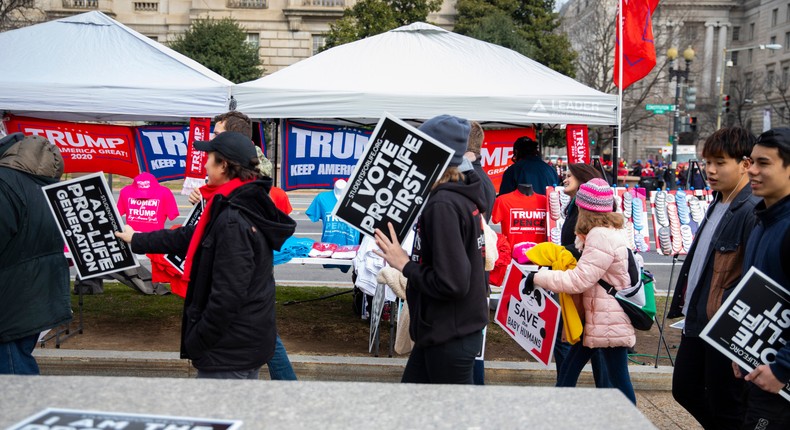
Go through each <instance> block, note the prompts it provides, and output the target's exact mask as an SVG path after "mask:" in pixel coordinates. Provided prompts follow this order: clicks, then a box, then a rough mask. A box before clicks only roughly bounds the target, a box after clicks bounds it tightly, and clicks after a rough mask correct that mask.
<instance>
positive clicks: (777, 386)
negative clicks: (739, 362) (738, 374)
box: [744, 364, 785, 394]
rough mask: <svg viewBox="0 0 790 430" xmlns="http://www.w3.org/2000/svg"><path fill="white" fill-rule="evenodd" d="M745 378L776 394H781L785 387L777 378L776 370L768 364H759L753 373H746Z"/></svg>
mask: <svg viewBox="0 0 790 430" xmlns="http://www.w3.org/2000/svg"><path fill="white" fill-rule="evenodd" d="M744 379H745V380H747V381H749V382H752V383H754V385H756V386H758V387H760V388H761V389H762V390H763V391H768V392H769V393H774V394H779V392H780V391H782V388H784V387H785V384H784V383H782V382H781V381H780V380H778V379H776V376H774V372H773V371H771V366H769V365H767V364H761V365H759V366H757V368H756V369H754V371H753V372H752V373H750V374H748V375H746V377H745V378H744Z"/></svg>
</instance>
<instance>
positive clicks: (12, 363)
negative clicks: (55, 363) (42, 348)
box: [0, 334, 41, 375]
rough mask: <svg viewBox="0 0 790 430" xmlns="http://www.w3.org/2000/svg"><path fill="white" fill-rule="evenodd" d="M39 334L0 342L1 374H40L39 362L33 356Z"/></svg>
mask: <svg viewBox="0 0 790 430" xmlns="http://www.w3.org/2000/svg"><path fill="white" fill-rule="evenodd" d="M37 342H38V334H33V335H30V336H27V337H23V338H21V339H17V340H12V341H11V342H5V343H0V375H38V374H40V373H41V372H40V371H39V370H38V363H36V359H35V358H33V349H34V348H35V347H36V343H37Z"/></svg>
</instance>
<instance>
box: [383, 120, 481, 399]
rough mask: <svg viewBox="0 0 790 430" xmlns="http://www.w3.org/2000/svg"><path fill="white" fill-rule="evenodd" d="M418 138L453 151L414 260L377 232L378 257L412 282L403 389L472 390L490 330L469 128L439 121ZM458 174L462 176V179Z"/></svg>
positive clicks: (424, 218)
mask: <svg viewBox="0 0 790 430" xmlns="http://www.w3.org/2000/svg"><path fill="white" fill-rule="evenodd" d="M420 130H422V131H423V132H425V133H426V134H428V135H429V136H431V137H433V138H435V139H436V140H438V141H440V142H442V143H444V144H445V145H447V146H449V147H450V148H452V149H453V150H454V151H455V155H454V156H453V158H452V159H451V161H450V165H449V166H448V167H447V170H446V171H445V172H444V175H443V176H442V178H441V179H439V180H438V181H437V182H436V184H435V185H434V188H433V190H432V191H431V196H430V198H429V199H428V203H426V205H425V207H424V208H423V210H422V214H421V215H420V217H419V219H418V221H417V236H416V238H415V240H414V251H413V253H412V256H411V259H409V256H408V255H406V253H405V252H404V251H403V249H402V248H401V247H400V244H399V243H398V240H397V239H396V238H394V236H395V234H394V230H393V228H392V226H391V225H390V237H387V236H386V235H385V234H384V233H382V232H381V231H379V230H377V231H376V244H377V245H378V246H379V247H380V248H381V252H377V253H378V254H379V255H380V256H381V257H383V258H384V259H386V260H387V263H389V264H390V266H392V267H394V268H396V269H398V270H400V271H401V272H403V275H404V276H405V277H406V278H407V279H408V286H407V289H406V297H407V302H408V304H409V314H410V319H411V324H410V327H409V333H410V334H411V338H412V340H414V342H415V344H414V349H413V350H412V352H411V355H410V356H409V361H408V362H407V363H406V369H405V370H404V372H403V378H402V379H401V382H407V383H409V382H410V383H432V384H472V383H473V372H472V369H473V367H474V361H475V356H477V355H478V354H479V353H480V350H481V348H482V344H483V327H485V326H486V325H487V324H488V303H487V300H486V297H487V292H488V288H487V286H486V283H485V272H484V266H483V255H482V246H483V243H484V240H483V231H482V225H481V221H482V219H481V212H483V211H484V210H485V204H484V203H483V199H482V197H481V195H482V193H481V192H480V178H479V177H478V176H477V174H476V173H475V172H474V169H472V168H471V166H470V165H468V161H467V162H466V165H467V166H468V167H467V168H468V170H465V169H461V168H459V166H460V165H461V164H462V161H465V160H463V154H464V152H465V151H466V145H467V138H468V136H469V123H468V122H467V121H466V120H464V119H461V118H457V117H453V116H449V115H441V116H438V117H435V118H431V119H430V120H428V121H426V122H425V123H424V124H423V125H422V126H420ZM461 170H464V171H463V172H462V171H461Z"/></svg>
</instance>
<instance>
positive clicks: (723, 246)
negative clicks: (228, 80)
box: [0, 114, 790, 429]
mask: <svg viewBox="0 0 790 430" xmlns="http://www.w3.org/2000/svg"><path fill="white" fill-rule="evenodd" d="M237 120H238V121H237ZM219 123H220V124H219V127H218V128H219V132H218V133H217V134H216V135H215V136H214V137H213V138H212V139H211V140H209V141H199V142H195V143H194V147H195V149H196V150H198V151H204V152H206V153H207V154H208V156H207V161H206V164H205V168H206V172H207V183H206V185H205V186H204V187H202V188H201V189H200V190H199V191H198V192H197V193H196V194H193V195H192V196H191V197H190V201H192V202H193V203H196V202H199V201H201V200H202V201H203V202H204V204H205V209H204V215H203V216H202V217H201V218H200V221H199V222H198V223H197V224H196V225H193V226H182V227H179V228H175V229H168V230H165V229H162V230H157V231H153V232H146V233H142V232H135V231H134V230H133V229H132V228H130V227H128V226H127V227H126V228H125V229H124V231H122V232H118V233H116V236H118V237H119V238H120V239H122V240H123V241H125V242H127V243H130V244H131V247H132V250H133V251H134V252H136V253H144V252H150V253H180V254H184V255H186V263H185V268H184V274H183V281H184V282H185V283H186V285H187V289H186V297H185V302H184V308H183V322H182V333H181V357H182V358H187V359H190V360H191V363H192V365H193V366H194V367H195V368H196V369H197V371H198V372H197V375H198V378H223V379H258V373H259V371H260V369H261V367H262V366H263V365H264V364H266V363H270V366H271V363H273V362H275V363H277V362H279V363H280V364H282V363H283V361H282V359H283V358H284V359H285V361H287V355H285V350H284V347H282V342H281V341H280V339H279V336H278V335H277V329H276V323H275V317H274V313H275V312H274V303H275V290H274V274H273V257H272V253H273V251H274V250H278V249H279V248H280V246H281V245H282V244H283V242H284V241H285V240H286V239H287V238H288V237H290V236H291V235H292V234H293V233H294V231H295V227H296V223H295V222H294V220H293V219H291V218H290V217H289V216H288V214H287V212H289V211H290V206H289V207H288V208H287V209H284V208H283V207H282V206H278V204H276V201H275V199H273V197H274V196H275V195H276V194H277V191H273V190H275V189H274V188H273V187H272V180H271V178H270V177H269V176H270V172H269V171H267V170H266V169H263V171H261V170H259V165H260V164H261V163H262V162H263V163H266V162H267V161H268V160H265V157H264V158H260V157H259V154H258V153H256V150H255V146H254V144H253V142H252V140H251V139H250V133H249V130H248V126H249V118H246V117H245V116H239V115H236V114H231V115H227V116H223V117H220V118H219ZM234 123H239V125H240V128H236V127H235V126H233V124H234ZM420 130H421V131H422V132H424V133H426V134H427V135H429V136H431V137H433V138H435V139H436V140H438V141H440V142H442V143H444V144H445V145H446V146H447V147H449V148H450V149H452V150H453V155H452V158H451V160H450V163H449V166H448V168H447V169H446V171H445V172H444V174H443V175H442V176H441V178H440V179H439V180H438V181H437V182H436V183H435V184H434V185H433V188H432V190H431V195H430V198H429V199H428V202H427V204H426V205H425V207H424V208H423V209H422V212H421V213H420V215H419V218H418V220H417V223H416V239H415V241H414V247H413V250H412V252H411V253H410V254H409V253H407V252H406V251H405V250H404V249H403V248H402V246H401V244H400V243H399V242H398V240H397V238H396V235H395V232H394V229H393V228H392V225H391V224H390V225H389V229H388V231H381V230H376V232H375V242H376V245H377V246H378V247H379V248H380V250H379V251H376V253H377V254H378V255H379V256H380V257H382V258H383V259H385V260H386V262H387V263H388V264H389V266H391V267H392V268H394V269H396V270H398V271H400V272H401V273H402V275H403V277H405V279H406V280H407V284H406V291H405V295H406V297H407V300H406V303H407V306H408V310H409V313H410V315H411V319H410V323H409V335H410V337H411V340H412V341H413V342H414V346H413V349H412V351H411V354H410V356H409V359H408V362H407V364H406V367H405V369H404V372H403V376H402V382H404V383H440V384H472V383H475V382H478V383H481V381H476V379H477V378H476V376H475V375H476V373H477V372H476V371H475V363H476V361H477V360H476V359H475V358H476V357H477V356H478V355H479V353H480V351H481V349H482V347H483V331H484V329H485V327H486V326H487V325H488V323H489V308H488V303H487V297H488V295H489V293H490V291H489V285H488V280H487V279H488V274H487V272H486V270H485V265H484V263H485V254H484V253H485V252H486V251H485V249H484V245H485V243H486V240H485V237H484V225H485V223H486V220H488V219H489V217H490V216H491V211H492V200H493V198H494V197H495V196H494V194H493V193H492V186H491V183H490V181H486V180H485V179H487V178H484V176H485V173H482V172H481V170H482V169H481V168H480V167H481V166H480V165H479V161H480V141H481V138H480V136H481V135H482V129H481V128H480V127H479V124H476V123H472V122H470V121H467V120H466V119H463V118H458V117H454V116H450V115H441V116H438V117H435V118H431V119H429V120H427V121H426V122H425V123H423V124H422V125H421V126H420ZM702 155H703V159H704V169H705V173H706V175H707V180H708V183H709V185H710V187H711V189H712V190H713V191H714V196H715V197H714V201H713V203H712V204H711V205H710V208H709V209H708V212H707V213H706V215H705V220H704V221H703V222H702V223H701V225H700V226H699V231H698V232H697V234H696V237H695V239H694V242H693V244H692V246H691V249H690V252H689V254H688V257H687V258H686V259H685V261H684V264H683V267H682V268H681V271H680V276H679V278H678V280H677V284H676V285H674V291H675V295H674V297H673V301H672V306H671V312H670V315H669V316H670V317H673V316H675V317H679V316H685V318H686V324H685V328H684V329H683V336H682V340H681V344H680V347H679V350H678V355H677V363H676V367H675V370H674V377H673V395H674V397H675V399H676V400H677V401H678V403H679V404H681V405H682V406H683V407H684V408H686V409H687V410H688V411H689V412H690V413H691V414H692V415H693V416H694V417H695V418H696V419H697V420H698V421H699V422H700V423H701V424H702V425H703V426H704V427H705V428H761V429H772V428H790V407H788V404H787V403H786V400H785V399H783V398H782V397H780V396H779V395H778V394H777V393H778V392H779V391H780V390H781V389H782V388H784V386H785V385H786V384H787V383H788V381H790V345H785V346H784V347H783V348H781V350H779V351H778V352H777V354H776V360H775V361H774V362H773V363H770V364H766V365H761V366H758V367H757V368H756V369H755V370H754V371H752V372H750V373H746V372H745V371H744V370H743V369H740V368H739V367H738V366H737V365H735V364H734V363H732V362H731V361H730V360H728V359H727V358H726V357H724V356H723V355H722V354H721V353H719V352H717V351H716V350H715V349H714V348H712V347H711V346H709V345H708V344H706V343H705V342H704V341H702V340H701V338H700V332H701V330H702V328H703V327H704V326H705V325H706V324H707V322H708V321H709V320H710V318H711V317H712V315H713V313H715V312H716V310H717V309H718V308H719V307H720V306H721V304H722V302H723V301H724V300H726V298H727V297H728V295H729V293H730V292H731V291H732V288H733V287H734V285H736V284H737V283H738V282H739V280H740V278H741V276H742V274H743V273H745V272H746V270H748V269H749V268H750V267H756V268H758V269H760V270H761V271H762V272H764V273H765V274H767V275H768V276H770V277H771V278H772V279H774V280H775V281H776V282H777V283H779V284H780V285H784V286H790V269H788V265H787V264H786V263H787V261H790V128H776V129H772V130H769V131H767V132H765V133H763V134H762V135H760V136H759V137H755V136H753V135H752V134H751V133H750V132H749V131H747V130H744V129H741V128H724V129H721V130H719V131H717V132H715V133H714V134H712V135H711V136H710V137H709V138H708V139H707V140H706V141H705V145H704V148H703V152H702ZM513 161H514V163H513V164H512V165H511V166H510V167H508V169H507V170H506V171H505V172H504V175H503V180H502V185H501V187H500V190H499V193H500V195H502V194H507V193H510V192H513V191H514V190H520V189H521V187H523V186H525V185H529V188H530V192H533V191H534V192H535V193H539V194H542V193H545V189H546V186H549V185H555V184H559V183H560V176H559V175H558V173H557V171H556V170H555V169H554V168H553V167H552V166H549V165H548V164H547V163H545V162H544V161H543V159H542V158H541V155H540V152H539V151H538V144H537V142H535V141H534V140H532V139H531V138H529V137H521V138H519V139H517V140H516V141H515V142H514V151H513ZM631 167H632V170H631V171H630V172H629V173H631V174H635V175H636V176H642V177H655V175H657V174H660V175H664V174H666V172H670V174H673V175H674V176H675V177H680V176H682V174H681V175H678V172H677V171H673V169H672V168H671V167H670V166H666V165H661V164H660V163H656V164H655V166H654V165H653V163H652V162H650V161H648V162H647V163H644V164H643V163H641V162H639V163H635V164H634V165H632V166H631ZM624 168H626V166H625V165H624V164H623V163H622V162H620V163H618V169H624ZM62 171H63V159H62V158H61V157H60V154H59V152H58V150H57V147H56V146H54V145H50V144H49V143H48V142H47V141H46V140H44V139H43V138H40V137H30V136H24V135H21V134H13V135H10V136H7V137H5V138H3V139H2V140H0V213H1V214H2V216H0V262H2V266H0V279H3V280H4V285H5V287H3V288H2V289H0V299H1V300H0V309H2V310H3V312H0V373H6V374H13V373H18V374H37V373H38V368H37V366H36V362H35V359H34V358H33V356H32V351H33V348H34V347H35V345H36V341H37V336H38V333H39V332H41V331H42V330H46V329H48V328H52V327H55V326H57V325H58V324H62V323H64V322H66V321H68V320H69V318H70V305H69V299H68V297H69V286H68V266H67V262H66V260H65V258H64V257H63V243H62V241H61V240H60V238H59V235H58V232H57V226H56V224H55V222H54V220H53V219H51V218H49V214H48V211H46V210H44V209H42V208H43V207H44V206H45V205H46V202H45V201H44V200H43V198H44V197H43V195H42V193H41V192H40V191H39V189H40V187H41V186H43V185H45V184H48V183H53V182H56V181H58V180H59V178H60V175H61V173H62ZM657 171H658V172H662V173H657ZM618 174H619V172H618ZM562 179H563V181H562V183H563V185H564V186H565V187H566V190H567V192H568V194H569V195H570V196H571V197H572V202H571V203H570V205H569V208H568V213H567V214H566V215H567V222H566V224H565V225H564V226H563V230H562V244H563V245H564V246H565V247H566V248H567V250H568V251H570V253H571V254H572V255H573V257H574V258H575V259H576V263H575V265H574V266H573V268H570V269H568V270H564V271H562V270H552V271H538V272H536V273H532V274H530V275H528V276H527V278H526V279H525V281H524V285H523V288H524V289H523V292H524V293H528V292H530V291H531V290H532V289H533V288H534V287H541V288H544V289H546V290H549V291H552V292H557V293H565V294H570V295H572V296H573V297H574V301H575V302H576V303H578V305H577V306H578V311H579V314H580V316H581V318H582V320H583V322H584V323H583V334H582V336H581V341H579V342H576V343H574V344H573V345H572V346H568V345H565V346H564V347H563V346H561V344H560V345H558V348H560V349H561V350H563V352H562V353H558V374H557V382H556V385H557V386H559V387H573V386H575V385H576V383H577V380H578V377H579V374H580V373H581V370H582V368H583V366H584V365H586V364H587V362H588V361H589V360H591V359H592V360H593V364H594V372H595V374H596V375H595V376H596V385H597V386H599V387H614V388H617V389H619V390H620V391H621V392H622V393H623V394H624V395H625V396H626V397H627V398H628V399H629V400H630V401H632V402H634V403H636V397H635V394H634V389H633V386H632V384H631V380H630V376H629V370H628V355H627V354H628V348H630V347H633V346H634V344H635V331H634V327H633V326H632V324H631V322H630V320H629V318H628V316H627V315H626V313H625V312H624V311H623V309H622V307H621V306H620V304H619V303H618V301H617V299H615V298H614V296H612V295H610V294H608V293H607V292H606V291H605V290H604V289H603V288H600V287H599V283H600V282H601V281H605V282H606V283H608V284H611V285H612V286H614V288H615V289H617V290H621V289H624V288H627V287H629V286H630V285H631V281H630V278H629V273H628V268H629V263H628V259H629V256H630V255H631V254H630V252H631V251H630V250H629V249H628V245H627V240H626V238H625V235H624V234H623V233H624V231H625V230H624V226H623V217H622V216H621V215H619V214H617V213H615V202H614V198H613V194H612V192H611V188H610V183H611V182H610V181H608V180H607V179H605V178H603V175H602V174H601V173H600V172H598V171H597V170H595V169H593V168H591V167H590V166H587V165H584V164H571V165H569V166H567V172H566V173H565V174H563V178H562ZM31 274H36V276H31ZM23 287H24V288H23ZM785 330H786V329H785ZM277 351H280V352H279V353H278V352H277ZM276 367H280V366H279V365H277V366H276ZM287 367H290V364H288V365H287ZM270 370H271V367H270ZM290 372H291V373H292V372H293V371H292V369H290ZM272 376H273V377H274V374H273V375H272ZM294 378H295V375H294V376H293V377H281V378H279V379H294Z"/></svg>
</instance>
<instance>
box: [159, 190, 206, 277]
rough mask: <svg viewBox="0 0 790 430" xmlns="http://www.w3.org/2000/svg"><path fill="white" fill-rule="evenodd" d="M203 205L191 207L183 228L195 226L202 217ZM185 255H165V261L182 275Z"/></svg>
mask: <svg viewBox="0 0 790 430" xmlns="http://www.w3.org/2000/svg"><path fill="white" fill-rule="evenodd" d="M204 207H205V204H204V203H203V201H201V202H200V203H198V204H196V205H195V206H194V207H192V210H191V211H190V212H189V215H187V219H186V221H184V226H185V227H188V226H192V225H197V223H198V221H200V215H203V208H204ZM186 258H187V257H186V255H183V254H165V261H167V262H168V263H170V264H172V265H173V267H175V268H176V270H178V271H179V272H181V273H184V262H185V261H186Z"/></svg>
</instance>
